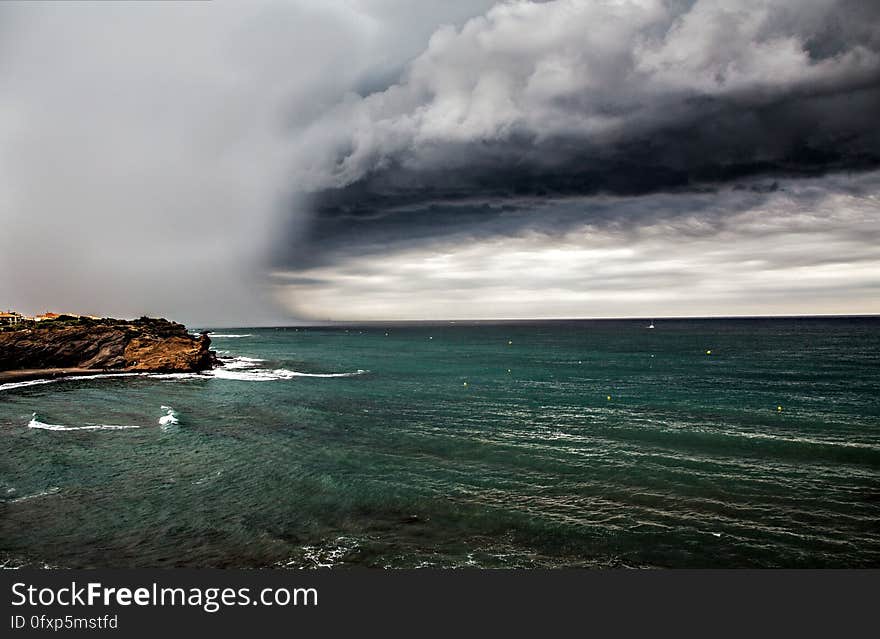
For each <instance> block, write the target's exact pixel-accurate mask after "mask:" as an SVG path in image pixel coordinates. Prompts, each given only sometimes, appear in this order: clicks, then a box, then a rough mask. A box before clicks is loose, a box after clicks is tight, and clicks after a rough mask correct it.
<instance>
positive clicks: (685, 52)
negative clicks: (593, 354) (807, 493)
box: [0, 0, 880, 325]
mask: <svg viewBox="0 0 880 639" xmlns="http://www.w3.org/2000/svg"><path fill="white" fill-rule="evenodd" d="M878 25H880V5H878V4H877V3H870V2H861V1H856V0H803V1H798V2H794V1H791V2H780V1H770V0H742V1H740V2H732V1H725V2H722V1H720V0H694V1H688V0H665V1H664V0H629V1H613V0H555V1H549V2H534V1H533V2H529V1H511V2H479V1H474V0H468V1H463V0H453V1H449V0H445V1H443V2H440V1H437V2H427V1H426V2H410V1H408V0H338V1H336V0H320V1H307V0H299V1H290V2H249V3H233V2H222V1H215V2H211V3H174V2H167V3H166V2H163V3H66V2H62V3H48V2H47V3H15V2H4V3H2V4H0V171H2V176H3V179H2V180H0V306H5V307H10V308H16V309H19V310H22V311H25V312H39V311H42V310H48V309H52V310H62V311H63V310H68V311H79V312H84V313H95V314H102V315H116V316H135V315H141V314H149V315H164V316H168V317H172V318H174V319H178V320H181V321H186V322H188V323H191V324H197V325H198V324H202V325H207V324H211V325H221V324H225V325H246V324H261V323H281V322H285V321H290V320H294V319H307V318H313V319H322V320H323V319H328V318H332V319H336V320H357V319H441V318H450V319H452V318H493V317H506V318H528V317H615V316H656V317H661V316H669V315H750V314H809V313H880V127H878V126H877V114H878V113H880V27H878Z"/></svg>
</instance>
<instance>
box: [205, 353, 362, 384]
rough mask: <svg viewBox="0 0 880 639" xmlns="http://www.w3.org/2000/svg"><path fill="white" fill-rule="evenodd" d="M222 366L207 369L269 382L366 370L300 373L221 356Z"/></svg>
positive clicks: (239, 378) (250, 359)
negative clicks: (261, 366) (260, 366)
mask: <svg viewBox="0 0 880 639" xmlns="http://www.w3.org/2000/svg"><path fill="white" fill-rule="evenodd" d="M221 361H222V362H223V366H222V367H220V368H215V369H214V370H212V371H209V372H208V374H209V375H211V376H212V377H216V378H217V379H231V380H236V381H244V382H271V381H276V380H281V379H293V378H294V377H354V376H356V375H363V374H364V373H366V372H368V371H365V370H363V369H358V370H357V371H355V372H353V373H301V372H299V371H292V370H289V369H286V368H275V369H269V368H258V367H257V365H258V364H260V363H262V362H264V361H265V360H262V359H257V358H255V357H244V356H238V357H224V358H221Z"/></svg>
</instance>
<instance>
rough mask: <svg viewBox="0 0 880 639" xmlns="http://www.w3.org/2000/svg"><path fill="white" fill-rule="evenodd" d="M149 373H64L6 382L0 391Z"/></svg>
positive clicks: (0, 386)
mask: <svg viewBox="0 0 880 639" xmlns="http://www.w3.org/2000/svg"><path fill="white" fill-rule="evenodd" d="M149 374H150V373H95V374H94V375H65V376H64V377H53V378H52V379H29V380H27V381H24V382H8V383H6V384H0V391H5V390H12V389H13V388H24V387H26V386H38V385H40V384H53V383H55V382H72V381H79V380H81V379H82V380H86V379H101V378H104V377H137V376H141V375H149Z"/></svg>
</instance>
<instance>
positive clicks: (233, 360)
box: [221, 355, 266, 370]
mask: <svg viewBox="0 0 880 639" xmlns="http://www.w3.org/2000/svg"><path fill="white" fill-rule="evenodd" d="M221 360H222V362H223V368H225V369H226V370H236V369H240V368H254V367H255V366H256V365H257V364H261V363H262V362H265V361H266V360H264V359H257V358H256V357H244V356H243V355H239V356H238V357H224V358H221Z"/></svg>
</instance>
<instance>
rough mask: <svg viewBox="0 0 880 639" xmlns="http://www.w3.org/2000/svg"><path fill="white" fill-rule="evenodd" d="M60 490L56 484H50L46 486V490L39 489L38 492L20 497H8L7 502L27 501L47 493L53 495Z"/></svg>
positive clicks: (45, 495) (44, 495)
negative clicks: (48, 486) (49, 486)
mask: <svg viewBox="0 0 880 639" xmlns="http://www.w3.org/2000/svg"><path fill="white" fill-rule="evenodd" d="M60 491H61V489H60V488H58V486H52V487H51V488H47V489H46V490H44V491H41V492H39V493H34V494H33V495H23V496H21V497H16V498H15V499H10V500H9V503H10V504H16V503H18V502H22V501H29V500H31V499H37V498H38V497H47V496H49V495H55V494H57V493H59V492H60Z"/></svg>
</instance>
